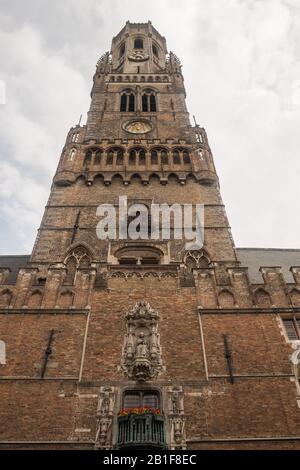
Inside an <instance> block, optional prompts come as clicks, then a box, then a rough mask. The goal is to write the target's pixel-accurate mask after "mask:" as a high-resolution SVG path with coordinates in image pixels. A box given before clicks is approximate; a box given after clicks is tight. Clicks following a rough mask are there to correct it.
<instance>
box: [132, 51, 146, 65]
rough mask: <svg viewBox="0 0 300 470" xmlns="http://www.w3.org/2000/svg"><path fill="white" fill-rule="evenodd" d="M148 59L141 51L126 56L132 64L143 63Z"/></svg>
mask: <svg viewBox="0 0 300 470" xmlns="http://www.w3.org/2000/svg"><path fill="white" fill-rule="evenodd" d="M148 59H149V55H148V54H146V53H145V52H142V51H132V52H130V53H129V54H128V60H132V61H133V62H144V61H145V60H148Z"/></svg>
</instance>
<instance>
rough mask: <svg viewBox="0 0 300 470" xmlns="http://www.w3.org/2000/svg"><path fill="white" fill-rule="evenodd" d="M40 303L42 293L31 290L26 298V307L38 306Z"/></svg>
mask: <svg viewBox="0 0 300 470" xmlns="http://www.w3.org/2000/svg"><path fill="white" fill-rule="evenodd" d="M41 303H42V293H41V292H40V291H38V290H36V291H34V292H32V294H31V296H30V297H29V299H28V307H32V308H36V307H40V305H41Z"/></svg>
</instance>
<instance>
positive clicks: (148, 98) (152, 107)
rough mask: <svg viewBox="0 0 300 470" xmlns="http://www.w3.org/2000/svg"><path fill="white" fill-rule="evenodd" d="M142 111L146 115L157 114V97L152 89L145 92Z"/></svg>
mask: <svg viewBox="0 0 300 470" xmlns="http://www.w3.org/2000/svg"><path fill="white" fill-rule="evenodd" d="M142 111H143V112H144V113H148V112H150V113H155V112H156V95H155V92H154V91H153V90H151V89H146V90H144V92H143V94H142Z"/></svg>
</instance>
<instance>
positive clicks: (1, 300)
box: [0, 289, 12, 307]
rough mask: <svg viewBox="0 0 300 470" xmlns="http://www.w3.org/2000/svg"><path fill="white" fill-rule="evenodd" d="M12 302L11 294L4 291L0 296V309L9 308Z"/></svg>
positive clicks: (8, 291)
mask: <svg viewBox="0 0 300 470" xmlns="http://www.w3.org/2000/svg"><path fill="white" fill-rule="evenodd" d="M11 301H12V293H11V291H10V290H8V289H6V290H4V291H2V292H1V295H0V307H9V306H10V304H11Z"/></svg>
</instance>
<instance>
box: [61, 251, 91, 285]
mask: <svg viewBox="0 0 300 470" xmlns="http://www.w3.org/2000/svg"><path fill="white" fill-rule="evenodd" d="M65 265H66V277H65V281H64V284H65V285H73V284H74V281H75V276H76V271H77V269H78V268H79V269H84V268H85V269H87V268H89V267H90V265H91V258H90V256H89V254H88V253H87V250H86V248H84V247H82V246H78V247H76V248H74V250H73V251H72V252H71V253H70V254H69V255H68V256H67V258H66V260H65Z"/></svg>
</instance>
